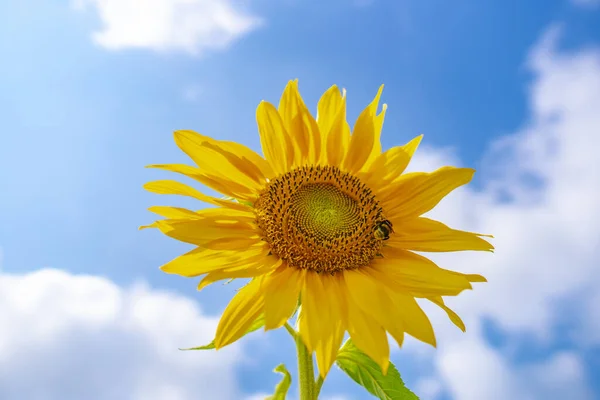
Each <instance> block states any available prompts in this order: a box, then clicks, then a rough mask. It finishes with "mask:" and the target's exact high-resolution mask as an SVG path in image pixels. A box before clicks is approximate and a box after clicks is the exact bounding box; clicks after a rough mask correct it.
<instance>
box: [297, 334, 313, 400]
mask: <svg viewBox="0 0 600 400" xmlns="http://www.w3.org/2000/svg"><path fill="white" fill-rule="evenodd" d="M295 340H296V350H297V352H298V387H299V388H300V400H316V398H317V397H316V393H315V373H314V371H313V358H312V354H311V353H309V352H308V349H307V348H306V346H305V345H304V342H303V341H302V338H301V337H300V335H298V334H296V337H295Z"/></svg>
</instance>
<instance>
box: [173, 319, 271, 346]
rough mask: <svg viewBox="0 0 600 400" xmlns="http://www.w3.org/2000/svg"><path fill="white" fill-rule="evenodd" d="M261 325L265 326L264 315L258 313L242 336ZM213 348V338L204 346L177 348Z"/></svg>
mask: <svg viewBox="0 0 600 400" xmlns="http://www.w3.org/2000/svg"><path fill="white" fill-rule="evenodd" d="M263 326H265V316H264V315H262V314H261V315H260V316H259V317H258V318H257V319H256V320H255V321H254V322H253V323H252V325H250V328H248V330H247V331H246V333H245V334H244V336H246V335H247V334H249V333H252V332H254V331H256V330H258V329H260V328H262V327H263ZM214 348H215V341H214V340H213V341H212V342H210V343H209V344H205V345H204V346H198V347H190V348H188V349H179V350H186V351H187V350H213V349H214Z"/></svg>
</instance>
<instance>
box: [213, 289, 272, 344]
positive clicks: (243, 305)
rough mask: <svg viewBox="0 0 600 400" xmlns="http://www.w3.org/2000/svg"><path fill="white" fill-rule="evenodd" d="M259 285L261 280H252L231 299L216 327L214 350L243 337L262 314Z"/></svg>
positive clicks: (262, 301) (262, 305)
mask: <svg viewBox="0 0 600 400" xmlns="http://www.w3.org/2000/svg"><path fill="white" fill-rule="evenodd" d="M261 283H262V278H254V279H252V281H250V283H248V284H247V285H246V286H244V287H243V288H242V289H240V291H239V292H237V294H236V295H235V296H234V297H233V299H231V302H230V303H229V305H228V306H227V308H225V311H224V312H223V315H222V316H221V320H220V321H219V325H218V326H217V333H216V334H215V348H216V349H220V348H222V347H224V346H227V345H228V344H231V343H233V342H235V341H236V340H238V339H239V338H241V337H242V336H244V334H245V333H246V331H247V330H248V328H249V327H250V325H252V323H253V322H254V321H255V320H256V318H258V316H259V315H260V314H261V313H262V311H263V307H264V302H265V299H264V297H263V295H262V291H261V288H260V286H261Z"/></svg>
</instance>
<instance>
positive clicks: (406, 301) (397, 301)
mask: <svg viewBox="0 0 600 400" xmlns="http://www.w3.org/2000/svg"><path fill="white" fill-rule="evenodd" d="M388 293H389V294H390V298H391V299H392V303H391V304H392V307H394V308H395V309H397V310H402V312H401V313H400V314H401V316H402V322H403V326H404V329H405V330H406V333H408V334H409V335H411V336H412V337H414V338H415V339H418V340H420V341H422V342H424V343H427V344H430V345H432V346H433V347H435V346H436V340H435V333H434V332H433V327H432V326H431V321H429V318H427V315H426V314H425V312H424V311H423V310H422V309H421V307H419V304H417V301H416V300H415V299H414V297H412V296H410V295H408V294H406V293H402V292H393V291H388ZM399 316H400V315H399Z"/></svg>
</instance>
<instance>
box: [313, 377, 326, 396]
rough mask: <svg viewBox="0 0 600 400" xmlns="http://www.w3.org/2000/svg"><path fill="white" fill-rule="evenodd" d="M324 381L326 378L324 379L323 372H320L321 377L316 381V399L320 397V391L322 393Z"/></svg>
mask: <svg viewBox="0 0 600 400" xmlns="http://www.w3.org/2000/svg"><path fill="white" fill-rule="evenodd" d="M323 382H325V379H323V377H322V376H321V374H319V379H317V382H316V383H315V400H317V399H318V398H319V393H321V386H323Z"/></svg>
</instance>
